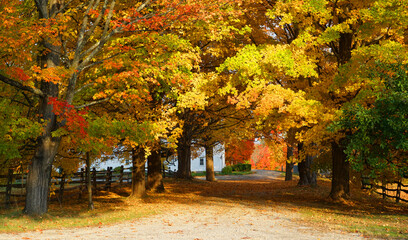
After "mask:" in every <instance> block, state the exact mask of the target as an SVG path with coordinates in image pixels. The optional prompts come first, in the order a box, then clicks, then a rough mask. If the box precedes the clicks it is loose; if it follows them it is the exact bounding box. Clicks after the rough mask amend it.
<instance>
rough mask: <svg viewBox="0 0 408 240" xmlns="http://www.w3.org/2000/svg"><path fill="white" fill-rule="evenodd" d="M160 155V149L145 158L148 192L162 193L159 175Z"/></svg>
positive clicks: (161, 178) (161, 179) (162, 187)
mask: <svg viewBox="0 0 408 240" xmlns="http://www.w3.org/2000/svg"><path fill="white" fill-rule="evenodd" d="M161 165H162V162H161V154H160V149H159V150H155V151H152V153H151V155H150V156H149V157H148V158H147V186H146V188H147V189H148V190H150V191H156V192H163V191H164V185H163V175H162V174H161Z"/></svg>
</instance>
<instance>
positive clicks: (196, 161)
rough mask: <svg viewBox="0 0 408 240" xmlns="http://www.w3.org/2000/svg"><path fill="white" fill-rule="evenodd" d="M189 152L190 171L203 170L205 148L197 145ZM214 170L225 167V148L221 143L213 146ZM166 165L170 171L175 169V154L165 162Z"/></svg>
mask: <svg viewBox="0 0 408 240" xmlns="http://www.w3.org/2000/svg"><path fill="white" fill-rule="evenodd" d="M194 151H195V152H194V153H192V154H191V171H192V172H203V171H205V168H206V165H205V149H204V147H199V148H197V149H195V150H194ZM213 160H214V171H221V170H222V169H223V168H224V167H225V148H224V145H223V144H217V145H215V146H214V155H213ZM167 167H168V168H169V169H170V170H172V171H177V167H178V162H177V156H172V158H171V159H169V161H168V163H167Z"/></svg>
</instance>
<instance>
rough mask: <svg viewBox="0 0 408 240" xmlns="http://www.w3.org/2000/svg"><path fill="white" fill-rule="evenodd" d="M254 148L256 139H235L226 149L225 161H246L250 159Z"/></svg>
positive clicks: (234, 162) (227, 162)
mask: <svg viewBox="0 0 408 240" xmlns="http://www.w3.org/2000/svg"><path fill="white" fill-rule="evenodd" d="M254 149H255V144H254V140H242V141H234V142H232V143H230V144H228V146H227V147H226V149H225V157H226V158H225V162H226V164H227V165H234V164H237V163H245V162H246V161H249V160H250V158H251V155H252V153H253V151H254Z"/></svg>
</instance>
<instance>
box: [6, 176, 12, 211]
mask: <svg viewBox="0 0 408 240" xmlns="http://www.w3.org/2000/svg"><path fill="white" fill-rule="evenodd" d="M12 187H13V169H9V170H8V175H7V187H6V198H5V203H6V207H9V205H10V196H11V190H12Z"/></svg>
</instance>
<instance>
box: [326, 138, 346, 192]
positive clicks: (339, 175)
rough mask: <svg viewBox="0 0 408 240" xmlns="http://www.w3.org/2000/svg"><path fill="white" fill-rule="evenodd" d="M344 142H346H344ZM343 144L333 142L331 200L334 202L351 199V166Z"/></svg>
mask: <svg viewBox="0 0 408 240" xmlns="http://www.w3.org/2000/svg"><path fill="white" fill-rule="evenodd" d="M343 142H344V140H343ZM341 143H342V142H340V144H339V143H336V142H332V144H331V146H332V161H333V170H332V175H333V178H332V185H331V192H330V198H331V199H333V200H340V199H348V198H350V185H349V184H350V164H349V162H348V161H347V155H346V153H344V147H342V145H341Z"/></svg>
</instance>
